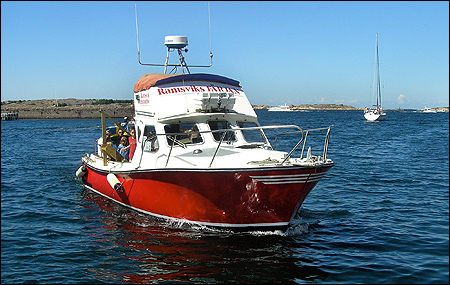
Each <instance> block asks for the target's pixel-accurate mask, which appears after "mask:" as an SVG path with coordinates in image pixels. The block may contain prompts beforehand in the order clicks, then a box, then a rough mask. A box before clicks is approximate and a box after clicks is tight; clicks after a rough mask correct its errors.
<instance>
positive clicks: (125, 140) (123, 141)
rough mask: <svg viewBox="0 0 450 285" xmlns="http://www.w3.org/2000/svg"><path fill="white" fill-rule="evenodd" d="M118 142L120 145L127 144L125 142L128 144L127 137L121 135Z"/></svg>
mask: <svg viewBox="0 0 450 285" xmlns="http://www.w3.org/2000/svg"><path fill="white" fill-rule="evenodd" d="M120 144H121V145H127V144H128V139H127V137H122V138H121V139H120Z"/></svg>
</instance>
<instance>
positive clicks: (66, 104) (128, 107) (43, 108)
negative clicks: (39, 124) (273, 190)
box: [1, 98, 362, 119]
mask: <svg viewBox="0 0 450 285" xmlns="http://www.w3.org/2000/svg"><path fill="white" fill-rule="evenodd" d="M270 107H271V106H269V105H258V106H255V105H254V106H253V108H254V109H268V108H270ZM290 107H291V109H293V110H362V108H355V107H352V106H347V105H343V104H340V105H336V104H314V105H309V104H306V105H297V106H294V105H291V106H290ZM100 110H103V111H105V112H106V113H108V114H109V115H110V116H111V117H114V118H123V117H125V116H127V117H133V115H134V106H133V101H132V100H112V99H73V98H69V99H59V100H57V101H56V100H50V99H43V100H18V101H3V102H2V103H1V112H2V113H17V114H18V115H19V116H18V117H19V119H80V118H83V119H91V118H101V113H100Z"/></svg>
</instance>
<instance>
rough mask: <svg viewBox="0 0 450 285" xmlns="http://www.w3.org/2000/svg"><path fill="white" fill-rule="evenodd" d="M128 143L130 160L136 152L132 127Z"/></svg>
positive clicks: (134, 132)
mask: <svg viewBox="0 0 450 285" xmlns="http://www.w3.org/2000/svg"><path fill="white" fill-rule="evenodd" d="M128 143H129V146H130V153H129V156H130V160H131V159H133V156H134V152H135V151H136V131H135V130H134V127H133V128H131V130H130V136H129V137H128Z"/></svg>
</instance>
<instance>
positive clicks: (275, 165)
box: [76, 36, 334, 231]
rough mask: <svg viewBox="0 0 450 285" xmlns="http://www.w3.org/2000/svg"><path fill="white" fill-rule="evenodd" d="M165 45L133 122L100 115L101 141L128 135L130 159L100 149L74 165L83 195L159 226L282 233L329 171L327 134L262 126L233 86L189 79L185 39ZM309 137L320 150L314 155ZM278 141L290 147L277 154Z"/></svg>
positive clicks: (138, 89) (212, 77)
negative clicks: (115, 133)
mask: <svg viewBox="0 0 450 285" xmlns="http://www.w3.org/2000/svg"><path fill="white" fill-rule="evenodd" d="M164 44H165V45H166V47H167V48H168V52H167V58H166V62H165V64H164V65H163V64H161V65H160V66H164V73H147V74H144V75H143V76H142V77H141V78H140V79H139V80H137V82H136V84H135V85H134V97H133V99H134V107H135V114H134V117H133V118H132V119H130V120H128V122H127V123H126V124H124V123H118V122H116V121H115V120H114V119H113V118H111V117H110V116H109V114H107V113H106V112H103V111H101V126H102V139H103V140H102V141H103V142H106V137H105V132H106V130H107V127H106V121H107V120H110V121H112V122H113V123H114V125H115V126H114V128H117V129H122V130H123V131H125V132H126V133H128V132H129V131H130V129H131V128H134V129H135V130H136V150H135V152H134V156H133V157H132V158H131V159H129V160H126V159H124V157H123V156H121V155H120V154H119V153H118V152H117V151H116V150H115V149H114V148H113V147H112V146H111V144H108V143H102V144H101V153H100V155H99V154H98V153H91V154H86V155H85V156H83V157H82V158H81V166H80V167H79V168H78V170H77V171H76V176H77V177H79V178H81V181H82V183H83V186H84V187H85V188H87V189H89V190H91V191H93V192H96V193H98V194H100V195H102V196H104V197H106V198H108V199H111V200H113V201H114V202H116V203H118V204H120V205H122V206H125V207H128V208H130V209H133V210H135V211H138V212H140V213H144V214H146V215H149V216H151V217H153V218H155V219H157V220H158V219H162V220H164V221H165V222H167V221H170V222H174V223H175V224H177V225H178V224H183V225H184V224H187V225H193V226H201V227H211V228H214V229H216V228H219V229H231V230H236V231H254V230H264V231H265V230H285V229H287V227H288V226H289V224H290V222H291V220H292V219H293V218H294V216H295V215H296V213H297V211H298V210H299V208H300V206H301V205H302V203H303V201H304V200H305V198H306V197H307V195H308V194H309V193H310V191H311V190H312V189H313V188H314V187H315V186H316V184H317V183H318V182H319V181H320V180H321V179H322V178H323V177H324V176H325V174H326V173H327V172H328V171H329V170H330V168H332V167H333V165H334V162H333V161H332V160H331V159H330V158H328V157H327V152H328V143H329V137H330V131H331V128H332V126H328V127H320V128H316V129H307V130H306V129H301V128H300V127H299V126H297V125H273V126H262V125H260V123H259V121H258V117H257V114H256V113H255V111H254V110H253V108H252V105H251V104H250V102H249V100H248V98H247V96H246V93H245V92H244V90H243V88H242V86H241V84H240V82H239V81H237V80H235V79H232V78H230V77H225V76H222V75H217V74H210V73H191V72H190V70H189V67H192V66H188V65H187V64H186V62H185V59H184V56H183V54H182V52H183V51H185V50H183V48H184V47H185V46H186V45H187V37H184V36H166V37H165V43H164ZM170 51H178V55H179V60H180V63H179V64H177V65H173V66H174V69H172V71H171V72H168V73H167V67H168V66H172V65H170V64H168V57H169V52H170ZM138 52H139V47H138ZM211 58H212V57H211ZM139 63H140V64H143V63H141V62H140V60H139ZM197 67H207V66H197ZM178 68H181V71H182V72H181V73H177V70H178ZM114 128H112V129H114ZM109 129H111V128H109ZM315 135H317V138H318V140H319V141H320V143H319V146H320V147H317V149H315V150H314V151H313V150H312V149H311V145H310V144H309V143H310V140H312V141H311V142H313V141H314V140H313V139H314V137H315ZM292 136H294V138H292ZM286 137H291V139H289V140H287V141H288V142H291V144H292V145H291V146H290V147H289V148H286V149H283V148H281V147H279V146H280V145H282V143H281V142H282V141H283V138H286ZM315 146H316V145H315Z"/></svg>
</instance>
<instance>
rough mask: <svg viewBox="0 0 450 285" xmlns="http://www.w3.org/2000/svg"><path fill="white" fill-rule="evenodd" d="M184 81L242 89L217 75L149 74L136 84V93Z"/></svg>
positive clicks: (228, 79) (238, 84) (235, 81)
mask: <svg viewBox="0 0 450 285" xmlns="http://www.w3.org/2000/svg"><path fill="white" fill-rule="evenodd" d="M182 81H209V82H218V83H224V84H229V85H232V86H236V87H242V86H241V85H240V83H239V81H237V80H234V79H231V78H228V77H224V76H220V75H215V74H207V73H195V74H184V73H183V74H160V73H147V74H144V75H143V76H142V77H141V78H140V79H139V80H138V81H137V82H136V84H134V92H139V91H142V90H147V89H150V87H153V86H158V85H163V84H167V83H172V82H182Z"/></svg>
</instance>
